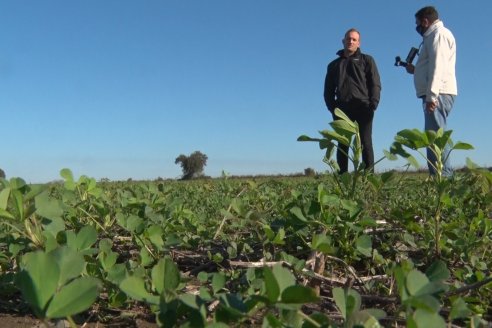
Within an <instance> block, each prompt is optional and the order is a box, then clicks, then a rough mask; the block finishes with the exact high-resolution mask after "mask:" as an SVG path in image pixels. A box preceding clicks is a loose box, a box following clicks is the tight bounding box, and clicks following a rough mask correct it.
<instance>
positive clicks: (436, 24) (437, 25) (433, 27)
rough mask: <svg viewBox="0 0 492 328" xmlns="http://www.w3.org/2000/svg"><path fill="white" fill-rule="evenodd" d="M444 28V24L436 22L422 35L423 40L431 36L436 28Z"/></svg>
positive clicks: (439, 21)
mask: <svg viewBox="0 0 492 328" xmlns="http://www.w3.org/2000/svg"><path fill="white" fill-rule="evenodd" d="M442 26H444V23H443V22H442V21H441V20H439V19H438V20H436V21H435V22H434V23H433V24H432V25H431V26H430V27H429V28H428V29H427V31H425V33H424V38H425V37H426V36H429V35H431V34H433V33H434V32H435V31H436V30H437V29H438V28H440V27H442Z"/></svg>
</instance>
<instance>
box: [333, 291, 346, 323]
mask: <svg viewBox="0 0 492 328" xmlns="http://www.w3.org/2000/svg"><path fill="white" fill-rule="evenodd" d="M332 293H333V299H334V300H335V304H336V305H337V307H338V309H339V310H340V313H341V314H342V317H343V318H344V319H345V320H347V299H346V297H345V290H343V289H342V288H339V287H336V288H333V291H332Z"/></svg>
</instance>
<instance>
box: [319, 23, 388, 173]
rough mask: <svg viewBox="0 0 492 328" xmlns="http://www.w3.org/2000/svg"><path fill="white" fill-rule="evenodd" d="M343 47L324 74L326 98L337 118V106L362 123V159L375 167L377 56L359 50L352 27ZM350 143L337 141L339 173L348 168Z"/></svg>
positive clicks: (358, 35)
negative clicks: (374, 121)
mask: <svg viewBox="0 0 492 328" xmlns="http://www.w3.org/2000/svg"><path fill="white" fill-rule="evenodd" d="M342 43H343V49H342V50H340V51H338V52H337V55H338V56H339V57H338V58H337V59H335V60H333V61H332V62H331V63H330V64H329V65H328V69H327V73H326V78H325V90H324V98H325V103H326V106H327V107H328V110H329V111H330V112H331V113H332V116H333V119H334V120H336V119H338V117H335V115H334V111H335V108H339V109H340V110H342V111H343V112H344V113H345V114H346V115H347V116H348V117H349V118H350V119H351V120H352V121H355V122H357V123H358V124H359V132H360V138H361V143H362V160H363V162H364V165H365V169H366V170H369V171H373V170H374V151H373V148H372V120H373V118H374V111H375V110H376V108H377V107H378V104H379V97H380V93H381V81H380V79H379V72H378V69H377V67H376V62H375V61H374V59H373V58H372V57H371V56H369V55H366V54H363V53H362V52H361V51H360V33H359V31H357V30H356V29H354V28H352V29H350V30H348V31H347V32H346V33H345V37H344V38H343V40H342ZM348 151H349V147H348V146H346V145H342V144H340V143H339V144H338V148H337V163H338V166H339V169H340V171H339V173H340V174H342V173H344V172H347V171H348Z"/></svg>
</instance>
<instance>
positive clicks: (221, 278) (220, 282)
mask: <svg viewBox="0 0 492 328" xmlns="http://www.w3.org/2000/svg"><path fill="white" fill-rule="evenodd" d="M225 283H226V277H225V275H224V274H223V273H222V272H216V273H214V274H213V275H212V290H213V292H214V293H215V294H216V293H218V292H219V291H220V290H221V289H222V288H224V286H225Z"/></svg>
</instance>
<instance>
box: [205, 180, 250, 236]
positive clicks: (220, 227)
mask: <svg viewBox="0 0 492 328" xmlns="http://www.w3.org/2000/svg"><path fill="white" fill-rule="evenodd" d="M247 189H248V188H247V187H244V188H243V189H242V190H241V191H240V192H239V193H238V194H237V196H236V197H235V198H238V197H239V196H241V194H242V193H243V192H245V191H246V190H247ZM231 208H232V204H231V205H229V207H228V208H227V212H230V210H231ZM226 220H227V217H226V216H224V218H223V219H222V222H220V226H219V229H217V232H216V233H215V235H214V238H213V240H215V239H217V237H219V234H220V232H221V231H222V228H223V227H224V224H225V222H226Z"/></svg>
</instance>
